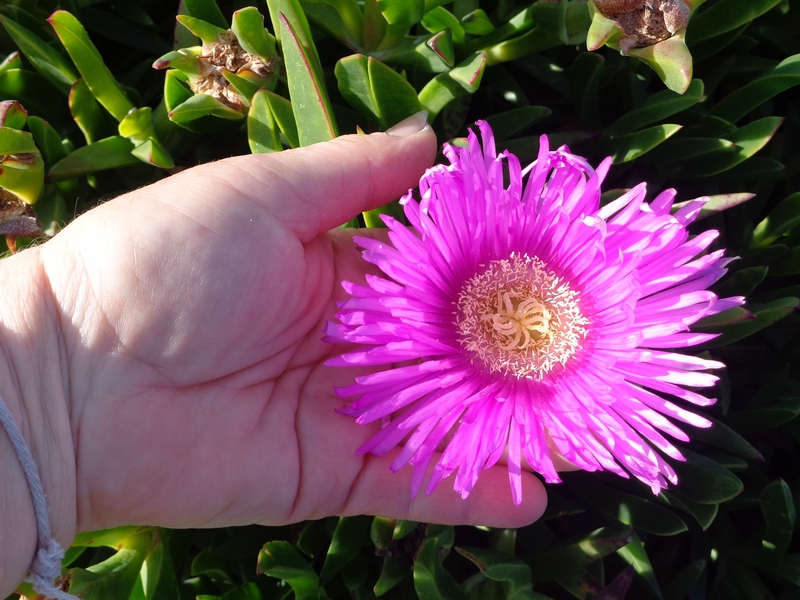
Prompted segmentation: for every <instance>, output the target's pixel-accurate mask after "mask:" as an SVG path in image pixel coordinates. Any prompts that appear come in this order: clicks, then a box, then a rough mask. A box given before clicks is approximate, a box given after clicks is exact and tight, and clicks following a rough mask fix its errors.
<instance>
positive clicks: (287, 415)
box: [7, 127, 546, 545]
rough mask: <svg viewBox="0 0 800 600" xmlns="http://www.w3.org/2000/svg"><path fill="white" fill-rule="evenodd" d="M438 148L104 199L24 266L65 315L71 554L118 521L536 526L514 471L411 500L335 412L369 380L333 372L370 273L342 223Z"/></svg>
mask: <svg viewBox="0 0 800 600" xmlns="http://www.w3.org/2000/svg"><path fill="white" fill-rule="evenodd" d="M435 152H436V140H435V136H434V134H433V133H432V131H431V130H430V128H427V127H426V128H425V129H424V130H423V131H419V132H416V133H411V134H408V135H403V136H392V135H386V134H383V133H378V134H372V135H369V136H344V137H341V138H338V139H336V140H333V141H331V142H326V143H323V144H317V145H314V146H310V147H307V148H303V149H299V150H292V151H286V152H282V153H279V154H274V155H266V156H265V155H259V156H256V155H251V156H242V157H236V158H232V159H228V160H223V161H219V162H217V163H213V164H210V165H204V166H201V167H196V168H193V169H190V170H187V171H184V172H182V173H180V174H177V175H174V176H172V177H169V178H167V179H165V180H163V181H161V182H159V183H157V184H155V185H152V186H149V187H146V188H142V189H140V190H137V191H134V192H131V193H129V194H126V195H124V196H121V197H120V198H117V199H115V200H112V201H110V202H107V203H105V204H103V205H101V206H99V207H97V208H95V209H93V210H91V211H89V212H88V213H87V214H85V215H83V216H81V217H80V218H78V219H76V220H75V221H74V222H73V223H72V224H70V225H69V226H68V227H67V228H65V229H64V230H63V231H62V232H61V233H59V234H58V235H57V236H56V237H55V238H54V239H53V240H51V241H49V242H47V243H46V244H44V245H42V246H40V247H38V248H35V249H31V250H26V251H24V252H22V253H21V254H20V255H19V256H20V257H21V256H23V255H25V254H28V259H27V260H26V261H25V264H29V263H31V262H32V261H33V262H35V264H36V265H37V273H36V277H38V278H41V281H40V280H38V279H37V281H40V283H39V284H38V285H37V286H36V287H37V288H39V289H46V290H48V293H50V294H52V302H51V301H48V302H47V303H46V304H47V305H48V306H51V307H52V311H55V312H56V313H58V314H56V315H55V316H53V315H50V318H51V319H50V320H52V321H53V322H56V323H58V324H59V329H60V331H59V332H58V334H57V335H58V338H59V340H60V341H59V344H60V347H61V350H60V361H61V372H62V373H63V377H64V380H65V390H66V394H65V396H66V402H67V409H68V413H69V419H70V430H71V434H72V442H73V445H74V452H75V472H76V490H77V491H76V495H77V523H76V524H75V527H74V529H73V528H72V527H70V526H69V525H64V524H63V523H62V524H59V523H56V524H55V525H54V528H55V530H56V531H57V532H61V533H60V537H61V538H62V539H60V541H61V543H62V545H64V544H65V543H68V542H69V539H66V540H65V539H63V537H64V535H65V534H64V533H63V532H64V531H67V532H69V531H70V530H72V531H76V530H77V531H87V530H94V529H100V528H107V527H113V526H118V525H124V524H148V525H163V526H168V527H215V526H227V525H237V524H248V523H262V524H268V525H274V524H283V523H287V522H293V521H299V520H303V519H315V518H321V517H324V516H328V515H347V514H362V513H365V514H380V515H384V516H389V517H396V518H409V519H414V520H419V521H428V522H440V523H463V524H482V525H490V526H497V527H516V526H522V525H525V524H528V523H530V522H532V521H534V520H535V519H536V518H538V517H539V516H540V515H541V513H542V511H543V510H544V507H545V504H546V496H545V492H544V488H543V486H542V485H541V483H540V482H539V481H538V479H536V477H534V476H533V475H530V474H526V476H525V478H524V480H523V497H524V501H523V504H522V505H521V506H515V505H514V504H513V502H512V500H511V494H510V490H509V484H508V475H507V471H506V468H505V467H504V466H495V467H493V468H491V469H489V470H487V471H485V472H484V473H483V474H482V476H481V478H480V480H479V482H478V484H477V487H476V489H475V490H474V491H473V493H472V495H470V496H469V498H468V499H466V500H462V499H461V498H460V497H459V495H458V494H456V493H455V492H454V491H453V490H452V489H451V486H450V484H449V482H448V481H445V482H443V483H442V484H441V485H440V486H439V487H438V488H437V489H436V491H435V492H434V493H433V494H431V495H430V496H426V495H425V494H424V492H423V493H420V494H419V495H418V496H417V497H416V498H415V499H413V500H412V499H411V498H410V494H409V486H410V477H411V469H410V468H408V467H407V468H404V469H402V470H401V471H400V472H399V473H396V474H395V473H392V472H391V471H390V470H389V468H388V467H389V464H390V462H391V460H392V456H393V454H389V455H388V456H385V457H373V456H360V455H356V449H357V448H358V447H359V446H360V445H361V444H362V443H364V442H365V441H366V440H367V439H368V438H369V437H370V436H371V435H373V434H374V433H375V431H376V429H375V427H376V426H377V425H376V426H363V425H357V424H356V423H355V422H354V421H353V420H352V419H351V418H349V417H346V416H343V415H340V414H338V413H336V412H335V409H337V408H340V407H341V406H342V405H343V401H342V400H341V399H339V398H337V397H336V396H335V394H334V393H333V389H332V386H333V385H345V384H347V383H349V382H351V381H352V378H353V377H354V376H355V375H358V374H363V373H365V372H366V371H365V370H364V369H355V368H354V369H352V370H350V369H341V368H337V369H334V368H329V367H325V366H324V365H323V364H322V363H323V361H324V360H326V359H327V358H328V357H330V356H332V355H334V354H336V353H339V352H341V351H342V350H343V349H342V348H341V347H336V346H332V345H330V344H326V343H323V342H322V341H321V336H322V334H321V329H322V326H323V324H324V323H325V322H326V321H327V320H328V319H331V318H332V317H333V315H334V313H335V312H336V307H335V303H336V301H338V300H342V299H344V297H345V294H344V292H343V290H342V289H341V285H340V282H341V281H342V280H351V281H357V282H358V281H363V279H364V274H365V272H366V271H367V270H368V269H370V266H369V265H368V264H367V263H365V262H364V261H363V260H362V259H361V256H360V253H359V251H358V249H357V248H356V246H355V244H353V242H352V236H353V234H354V232H352V231H348V230H343V229H333V228H335V227H337V226H338V225H339V224H340V223H343V222H346V221H347V220H349V219H350V218H352V217H353V216H355V215H356V214H358V213H359V212H360V211H362V210H367V209H371V208H374V207H377V206H380V205H382V204H385V203H386V202H389V201H391V200H392V199H394V198H397V197H399V196H400V195H402V194H403V193H405V192H406V191H407V190H408V189H409V188H410V187H414V186H415V185H416V183H417V181H418V180H419V177H420V175H421V174H422V173H423V171H424V170H425V168H427V167H428V166H430V165H431V164H432V162H433V159H434V156H435ZM332 229H333V230H332ZM331 230H332V231H331ZM361 233H362V234H363V232H361ZM370 233H371V234H372V235H380V233H376V232H370ZM15 258H16V257H15ZM15 258H12V259H9V261H12V262H10V263H9V264H8V266H7V268H13V264H12V263H13V261H14V260H15ZM40 460H44V459H42V458H41V457H40ZM40 468H44V469H45V470H46V469H47V466H46V465H45V466H44V467H40ZM45 479H46V480H47V479H48V478H47V477H45ZM46 491H47V490H46ZM50 495H51V497H52V492H51V493H50ZM51 518H52V519H53V521H58V520H59V519H62V520H63V519H65V518H67V519H68V518H69V517H68V516H65V515H62V514H53V515H52V516H51ZM57 537H59V536H57ZM70 539H71V538H70Z"/></svg>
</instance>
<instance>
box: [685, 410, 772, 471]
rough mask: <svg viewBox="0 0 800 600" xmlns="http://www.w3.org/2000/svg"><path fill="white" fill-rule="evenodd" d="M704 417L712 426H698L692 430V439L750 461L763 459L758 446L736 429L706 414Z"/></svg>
mask: <svg viewBox="0 0 800 600" xmlns="http://www.w3.org/2000/svg"><path fill="white" fill-rule="evenodd" d="M703 418H705V419H708V420H709V421H711V427H706V428H700V427H698V428H696V429H693V430H692V439H693V440H698V441H700V442H704V443H706V444H710V445H711V446H715V447H717V448H721V449H722V450H725V451H727V452H731V453H733V454H735V455H736V456H739V457H741V458H743V459H745V460H748V461H761V460H764V457H763V456H761V453H760V452H759V451H758V450H756V448H755V447H754V446H753V445H752V444H751V443H750V442H748V441H747V440H746V439H744V438H743V437H742V436H741V435H739V434H738V433H737V432H736V431H734V430H733V429H731V428H730V427H728V426H727V425H726V424H725V423H723V422H721V421H717V420H716V419H714V418H713V417H711V416H709V415H707V414H705V415H703Z"/></svg>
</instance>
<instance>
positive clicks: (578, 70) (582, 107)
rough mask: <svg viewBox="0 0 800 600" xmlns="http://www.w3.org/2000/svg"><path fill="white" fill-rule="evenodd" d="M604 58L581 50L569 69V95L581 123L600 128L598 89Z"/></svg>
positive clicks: (589, 127) (592, 127) (591, 127)
mask: <svg viewBox="0 0 800 600" xmlns="http://www.w3.org/2000/svg"><path fill="white" fill-rule="evenodd" d="M605 62H606V61H605V59H604V58H603V57H602V56H600V55H599V54H592V53H591V52H583V53H582V54H580V55H578V57H577V58H576V59H575V60H574V61H573V63H572V68H571V69H570V71H569V95H570V99H571V100H572V104H573V106H574V107H575V110H576V112H577V113H578V117H579V118H580V121H581V125H582V126H583V127H585V128H587V129H600V128H602V123H601V121H600V110H599V104H600V103H599V97H598V95H599V91H600V81H601V79H602V72H603V66H604V65H605Z"/></svg>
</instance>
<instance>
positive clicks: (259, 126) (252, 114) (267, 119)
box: [247, 89, 282, 154]
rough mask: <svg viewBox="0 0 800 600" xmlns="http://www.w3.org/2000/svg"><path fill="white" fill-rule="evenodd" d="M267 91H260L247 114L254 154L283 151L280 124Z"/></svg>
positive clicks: (251, 147)
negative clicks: (273, 111)
mask: <svg viewBox="0 0 800 600" xmlns="http://www.w3.org/2000/svg"><path fill="white" fill-rule="evenodd" d="M267 93H268V92H267V90H263V89H262V90H259V91H258V92H256V93H255V95H254V96H253V98H252V100H251V102H250V109H249V110H248V112H247V141H248V143H249V145H250V151H251V152H252V153H253V154H263V153H267V152H279V151H280V150H281V149H282V145H281V134H280V130H279V128H278V123H277V122H276V120H275V116H274V115H273V113H272V109H271V108H270V104H269V100H268V99H267V96H266V95H267Z"/></svg>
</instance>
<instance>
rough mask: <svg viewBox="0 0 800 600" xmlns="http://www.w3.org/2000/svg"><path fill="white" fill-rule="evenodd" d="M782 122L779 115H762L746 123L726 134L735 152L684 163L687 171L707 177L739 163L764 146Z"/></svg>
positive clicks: (696, 175) (697, 175)
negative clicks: (756, 119) (733, 131)
mask: <svg viewBox="0 0 800 600" xmlns="http://www.w3.org/2000/svg"><path fill="white" fill-rule="evenodd" d="M781 123H783V119H782V118H781V117H764V118H763V119H759V120H758V121H753V122H752V123H748V124H747V125H745V126H744V127H742V128H740V129H738V130H737V131H736V132H735V133H733V134H731V135H730V136H727V137H728V139H729V140H730V141H731V142H732V143H733V144H734V145H735V148H736V152H735V153H726V154H724V155H714V156H713V157H711V158H708V159H707V160H702V161H701V160H698V161H693V162H689V163H686V164H685V169H686V170H687V172H688V173H689V174H691V175H693V176H695V177H708V176H710V175H716V174H718V173H723V172H724V171H727V170H728V169H731V168H733V167H735V166H736V165H738V164H741V163H742V162H744V161H745V160H747V159H748V158H750V157H751V156H753V155H754V154H755V153H756V152H758V151H759V150H761V148H763V147H764V146H766V144H767V142H769V141H770V140H771V139H772V136H774V135H775V132H776V131H777V130H778V127H780V126H781Z"/></svg>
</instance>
